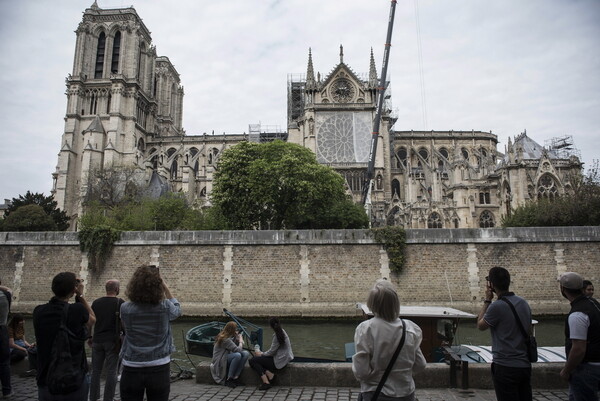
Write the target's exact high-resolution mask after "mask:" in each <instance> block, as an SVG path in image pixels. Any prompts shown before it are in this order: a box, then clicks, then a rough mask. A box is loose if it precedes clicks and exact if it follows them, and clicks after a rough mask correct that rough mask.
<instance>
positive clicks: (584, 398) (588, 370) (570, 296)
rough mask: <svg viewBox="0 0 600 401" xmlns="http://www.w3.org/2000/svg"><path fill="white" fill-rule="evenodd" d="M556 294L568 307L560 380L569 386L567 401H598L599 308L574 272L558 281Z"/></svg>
mask: <svg viewBox="0 0 600 401" xmlns="http://www.w3.org/2000/svg"><path fill="white" fill-rule="evenodd" d="M558 280H559V283H560V293H561V295H562V296H563V297H565V298H566V299H567V300H568V301H569V302H570V303H571V310H570V311H569V315H568V316H567V320H566V322H565V354H566V355H567V362H566V363H565V366H564V368H563V369H562V370H561V371H560V377H562V378H563V379H564V380H567V381H568V382H569V399H570V400H573V401H588V400H594V401H597V400H598V390H599V389H600V304H599V303H598V301H596V299H595V298H590V297H587V296H586V295H585V294H584V293H583V291H582V287H583V278H582V277H581V276H580V275H579V274H577V273H574V272H567V273H563V274H562V275H561V276H560V277H559V279H558Z"/></svg>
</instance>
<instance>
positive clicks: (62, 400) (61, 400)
mask: <svg viewBox="0 0 600 401" xmlns="http://www.w3.org/2000/svg"><path fill="white" fill-rule="evenodd" d="M89 389H90V375H89V374H86V375H85V377H84V378H83V384H82V385H81V387H80V388H79V390H77V391H74V392H72V393H71V394H65V395H61V394H59V395H52V394H50V391H48V387H46V386H44V387H38V401H83V400H87V397H88V390H89Z"/></svg>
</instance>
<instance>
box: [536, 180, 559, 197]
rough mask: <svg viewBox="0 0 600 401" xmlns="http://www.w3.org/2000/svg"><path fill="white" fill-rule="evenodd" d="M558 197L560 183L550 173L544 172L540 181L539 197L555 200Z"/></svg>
mask: <svg viewBox="0 0 600 401" xmlns="http://www.w3.org/2000/svg"><path fill="white" fill-rule="evenodd" d="M556 197H558V185H557V183H556V180H554V178H552V176H551V175H550V174H544V175H543V176H542V177H541V178H540V180H539V181H538V198H546V199H550V200H553V199H555V198H556Z"/></svg>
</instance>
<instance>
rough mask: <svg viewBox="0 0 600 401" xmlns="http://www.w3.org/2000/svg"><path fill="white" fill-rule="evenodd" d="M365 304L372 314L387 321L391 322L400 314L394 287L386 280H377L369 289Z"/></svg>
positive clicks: (398, 301) (398, 300)
mask: <svg viewBox="0 0 600 401" xmlns="http://www.w3.org/2000/svg"><path fill="white" fill-rule="evenodd" d="M367 306H368V307H369V309H371V311H372V312H373V314H374V315H375V316H377V317H380V318H382V319H384V320H387V321H388V322H393V321H394V320H396V319H398V316H399V315H400V299H399V298H398V293H396V288H394V286H393V284H392V283H390V282H389V281H387V280H377V282H375V285H374V286H373V288H372V289H371V291H369V296H368V297H367Z"/></svg>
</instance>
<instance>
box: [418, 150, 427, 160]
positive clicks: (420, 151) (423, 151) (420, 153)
mask: <svg viewBox="0 0 600 401" xmlns="http://www.w3.org/2000/svg"><path fill="white" fill-rule="evenodd" d="M419 156H421V158H422V159H423V160H425V161H427V159H428V158H429V152H428V151H427V149H425V148H421V149H419Z"/></svg>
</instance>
